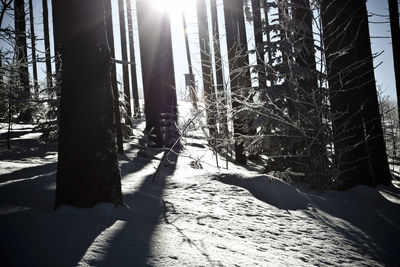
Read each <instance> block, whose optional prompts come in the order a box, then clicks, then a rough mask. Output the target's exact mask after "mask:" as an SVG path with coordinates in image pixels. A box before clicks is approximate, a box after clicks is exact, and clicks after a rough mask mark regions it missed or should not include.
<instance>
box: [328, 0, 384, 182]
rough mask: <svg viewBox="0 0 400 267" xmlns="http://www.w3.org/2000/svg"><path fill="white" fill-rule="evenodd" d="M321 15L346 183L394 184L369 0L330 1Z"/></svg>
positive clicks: (336, 140)
mask: <svg viewBox="0 0 400 267" xmlns="http://www.w3.org/2000/svg"><path fill="white" fill-rule="evenodd" d="M321 13H322V23H323V29H324V40H323V41H324V46H325V49H326V59H327V68H328V81H329V87H330V105H331V110H332V114H333V116H334V118H333V129H334V145H335V152H336V154H338V155H340V159H339V160H340V161H339V168H340V170H341V171H342V172H343V173H342V175H341V176H342V177H341V178H342V180H343V182H344V185H343V186H344V188H348V187H351V186H354V185H357V184H366V185H370V186H375V185H377V184H381V183H383V184H389V183H390V172H389V166H388V164H387V157H386V149H385V144H384V141H383V132H382V127H381V120H380V115H379V108H378V101H377V95H376V87H375V77H374V72H373V63H372V55H371V46H370V37H369V30H368V18H367V9H366V4H365V1H363V0H352V1H346V2H343V1H327V0H325V1H322V5H321ZM344 51H346V52H345V53H344Z"/></svg>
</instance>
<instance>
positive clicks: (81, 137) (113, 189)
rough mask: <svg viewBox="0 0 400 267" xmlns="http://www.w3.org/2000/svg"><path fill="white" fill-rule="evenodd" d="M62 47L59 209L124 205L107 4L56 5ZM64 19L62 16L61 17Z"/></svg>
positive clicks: (76, 1)
mask: <svg viewBox="0 0 400 267" xmlns="http://www.w3.org/2000/svg"><path fill="white" fill-rule="evenodd" d="M53 4H54V5H53V7H54V9H56V10H58V11H60V10H62V12H56V13H55V19H56V20H57V24H56V27H55V28H54V31H55V33H56V34H57V36H58V37H59V39H57V41H58V42H59V43H58V44H56V45H58V46H59V47H62V49H61V50H60V52H61V60H62V64H63V65H62V77H63V80H62V83H61V84H62V87H61V104H60V134H59V152H58V166H57V181H56V186H57V188H56V201H55V207H56V208H57V207H60V206H62V205H72V206H79V207H91V206H93V205H95V204H96V203H99V202H111V203H114V204H116V205H120V204H122V194H121V176H120V172H119V167H118V158H117V149H116V144H115V125H114V117H113V102H112V88H111V81H110V68H111V55H110V48H109V47H108V42H107V36H106V28H105V20H104V14H105V9H104V2H103V1H98V0H86V1H80V0H68V1H54V2H53ZM59 16H61V17H59Z"/></svg>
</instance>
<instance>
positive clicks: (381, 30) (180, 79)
mask: <svg viewBox="0 0 400 267" xmlns="http://www.w3.org/2000/svg"><path fill="white" fill-rule="evenodd" d="M149 1H159V2H160V1H164V2H165V1H172V2H171V3H172V4H169V5H165V6H166V7H168V9H169V12H170V14H171V33H172V40H173V53H174V62H175V78H176V87H177V91H178V97H183V96H184V94H185V92H184V91H185V90H184V76H183V75H184V73H188V66H187V60H186V50H185V44H184V35H183V26H182V17H181V13H180V9H181V8H183V9H185V15H186V20H187V24H188V33H189V42H190V49H191V55H192V62H193V69H194V72H195V75H196V79H197V80H198V81H199V80H200V78H201V73H200V72H201V71H200V70H201V69H200V51H199V45H198V42H199V41H198V36H197V24H196V23H197V18H196V4H195V0H149ZM48 2H49V7H51V1H50V0H48ZM112 2H113V12H114V18H113V24H114V35H115V36H114V38H115V44H116V45H115V47H116V58H118V59H120V58H121V53H120V51H119V47H120V46H119V42H120V38H119V19H118V9H117V7H118V5H117V0H112ZM206 2H207V8H208V13H209V14H210V11H209V6H208V4H209V1H208V0H206ZM131 4H132V9H133V12H134V13H135V12H136V7H135V6H136V5H135V0H131ZM217 6H218V7H219V8H218V12H219V13H218V19H219V27H220V35H221V36H220V38H221V52H222V55H223V62H224V64H225V68H227V58H226V40H225V33H224V18H223V11H222V8H221V7H222V0H217ZM367 7H368V11H369V12H372V13H376V14H380V15H388V12H389V11H388V7H387V1H386V0H368V1H367ZM41 13H42V1H39V0H34V14H35V15H34V19H35V33H36V36H37V38H38V44H37V50H38V51H43V50H44V49H43V46H44V44H43V40H41V38H43V26H42V15H41ZM370 21H371V22H372V21H374V22H377V21H379V22H382V21H388V18H387V17H378V16H372V17H370ZM10 22H12V21H11V19H10V18H9V17H7V16H6V18H5V21H3V25H2V26H3V27H4V25H7V23H10ZM49 24H50V25H51V24H52V16H51V8H50V9H49ZM11 25H13V23H11ZM209 26H210V25H209ZM246 26H247V27H249V28H248V29H249V32H251V29H250V27H251V26H252V25H251V24H250V23H247V25H246ZM27 30H29V24H28V25H27ZM134 31H135V54H136V63H137V71H138V81H139V91H142V82H141V75H140V52H139V45H138V44H139V40H138V36H137V22H136V18H134ZM370 33H371V36H373V37H390V25H389V23H385V24H376V23H370ZM249 34H250V33H249ZM50 35H51V36H52V29H50ZM248 37H249V38H248V39H249V48H251V47H252V46H254V42H253V38H252V36H251V34H250V35H249V36H248ZM0 45H1V43H0ZM51 50H52V53H53V52H54V51H53V40H51ZM372 52H373V53H380V52H383V53H382V54H381V55H380V56H379V57H378V58H377V59H376V60H375V62H374V63H375V65H378V64H379V63H380V62H382V64H381V65H380V66H379V67H378V68H376V70H375V77H376V80H377V84H378V85H380V86H381V87H382V88H383V89H384V90H385V94H388V95H390V96H391V97H392V98H393V99H395V98H396V89H395V80H394V70H393V56H392V47H391V38H373V39H372ZM128 55H129V51H128ZM250 60H251V61H253V60H254V59H252V58H250ZM117 69H118V73H119V76H121V75H122V74H121V73H122V71H121V65H118V66H117ZM38 71H39V80H40V81H44V77H45V65H44V63H39V64H38ZM53 71H54V69H53ZM121 80H122V79H121ZM199 86H200V87H201V82H199Z"/></svg>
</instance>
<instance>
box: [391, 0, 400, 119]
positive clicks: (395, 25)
mask: <svg viewBox="0 0 400 267" xmlns="http://www.w3.org/2000/svg"><path fill="white" fill-rule="evenodd" d="M389 15H390V31H391V33H392V49H393V65H394V76H395V79H396V92H397V109H398V113H397V114H398V116H399V123H400V27H399V6H398V4H397V0H389Z"/></svg>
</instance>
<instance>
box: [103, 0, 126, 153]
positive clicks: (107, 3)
mask: <svg viewBox="0 0 400 267" xmlns="http://www.w3.org/2000/svg"><path fill="white" fill-rule="evenodd" d="M104 8H105V23H106V32H107V41H108V44H109V47H110V51H111V57H112V58H115V47H114V30H113V25H112V5H111V0H104ZM111 86H112V91H113V111H114V120H115V128H116V134H117V147H118V153H119V154H123V153H124V144H123V137H122V128H121V127H122V126H121V112H120V110H119V90H118V84H117V68H116V67H115V64H113V65H112V66H111Z"/></svg>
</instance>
